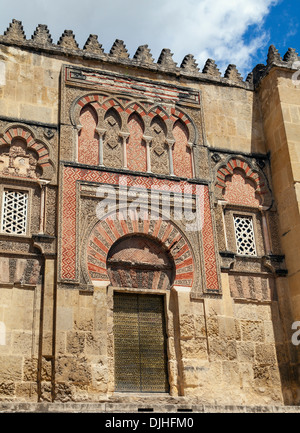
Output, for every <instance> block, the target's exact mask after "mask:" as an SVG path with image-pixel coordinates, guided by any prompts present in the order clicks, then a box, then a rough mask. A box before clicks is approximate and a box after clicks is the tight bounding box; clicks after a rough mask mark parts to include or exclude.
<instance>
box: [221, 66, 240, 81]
mask: <svg viewBox="0 0 300 433" xmlns="http://www.w3.org/2000/svg"><path fill="white" fill-rule="evenodd" d="M224 77H225V78H227V79H228V80H230V81H232V82H234V83H241V82H243V78H242V76H241V74H240V73H239V71H238V70H237V67H236V65H233V64H231V65H228V67H227V69H226V71H225V74H224Z"/></svg>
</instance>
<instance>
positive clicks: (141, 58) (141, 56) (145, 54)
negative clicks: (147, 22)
mask: <svg viewBox="0 0 300 433" xmlns="http://www.w3.org/2000/svg"><path fill="white" fill-rule="evenodd" d="M133 59H134V60H136V61H138V62H141V63H143V64H147V65H152V64H153V63H154V58H153V57H152V54H151V51H150V49H149V48H148V45H141V46H139V47H138V49H137V50H136V52H135V54H134V56H133Z"/></svg>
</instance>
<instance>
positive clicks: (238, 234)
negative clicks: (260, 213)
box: [234, 216, 256, 256]
mask: <svg viewBox="0 0 300 433" xmlns="http://www.w3.org/2000/svg"><path fill="white" fill-rule="evenodd" d="M234 230H235V238H236V245H237V253H238V254H241V255H244V256H255V255H256V247H255V239H254V230H253V222H252V218H251V217H246V216H234Z"/></svg>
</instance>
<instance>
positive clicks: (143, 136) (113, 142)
mask: <svg viewBox="0 0 300 433" xmlns="http://www.w3.org/2000/svg"><path fill="white" fill-rule="evenodd" d="M87 107H90V108H87ZM146 107H147V108H146ZM73 111H74V113H73V114H72V115H71V118H72V119H73V122H74V126H75V127H76V129H77V133H78V138H77V143H76V145H77V146H78V148H77V150H76V152H75V155H77V160H78V162H83V163H85V164H86V163H89V164H91V165H104V166H105V167H111V168H124V169H129V170H131V171H139V172H153V173H154V174H165V175H175V176H179V177H184V178H192V177H194V160H193V146H194V145H195V144H196V141H197V140H196V136H197V134H196V128H195V127H194V125H193V124H192V122H191V119H190V118H189V117H188V116H187V115H186V114H184V113H183V112H182V111H181V110H178V109H175V108H172V109H168V110H167V108H166V107H163V106H158V105H154V106H153V105H150V104H148V105H147V104H146V105H145V106H143V105H142V104H140V103H134V102H130V103H128V104H127V105H126V103H125V104H124V100H122V102H120V101H118V99H117V98H106V97H104V96H102V95H89V96H86V97H82V98H80V100H79V101H78V102H77V104H75V108H74V106H73ZM76 113H77V114H76ZM76 119H77V120H76ZM95 122H97V124H96V125H95ZM83 123H84V125H83ZM88 123H90V132H89V135H90V137H89V138H88V140H89V144H90V156H88V153H87V158H85V157H83V156H82V155H84V153H85V150H84V147H86V143H87V142H85V143H84V137H85V134H84V133H83V131H85V128H86V125H88ZM81 147H82V148H83V149H81Z"/></svg>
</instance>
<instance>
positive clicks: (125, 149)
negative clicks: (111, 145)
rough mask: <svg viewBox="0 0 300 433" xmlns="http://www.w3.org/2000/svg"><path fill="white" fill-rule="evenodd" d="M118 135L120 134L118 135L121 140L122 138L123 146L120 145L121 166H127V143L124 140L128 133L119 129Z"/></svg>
mask: <svg viewBox="0 0 300 433" xmlns="http://www.w3.org/2000/svg"><path fill="white" fill-rule="evenodd" d="M119 135H120V137H122V140H123V146H122V149H123V168H127V143H126V140H127V138H128V137H129V135H130V134H129V133H128V132H122V131H120V132H119Z"/></svg>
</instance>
